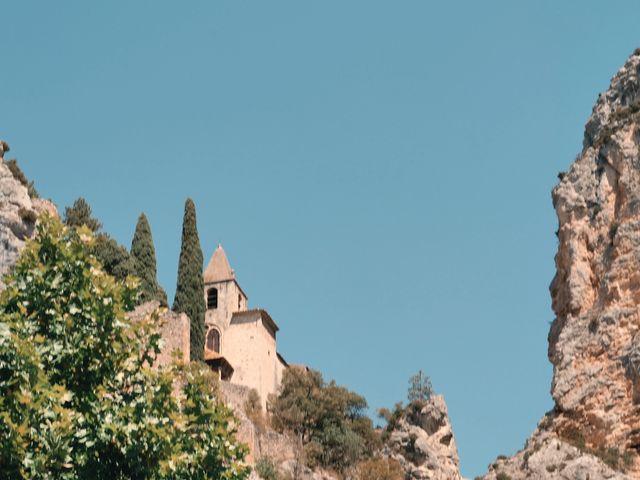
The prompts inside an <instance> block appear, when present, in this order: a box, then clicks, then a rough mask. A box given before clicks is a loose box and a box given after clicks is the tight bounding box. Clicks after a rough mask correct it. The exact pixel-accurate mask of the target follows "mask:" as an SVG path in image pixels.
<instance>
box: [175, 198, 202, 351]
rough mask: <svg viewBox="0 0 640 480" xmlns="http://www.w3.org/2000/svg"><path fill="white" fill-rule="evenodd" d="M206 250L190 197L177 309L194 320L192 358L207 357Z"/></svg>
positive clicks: (186, 215)
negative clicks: (204, 268) (205, 352)
mask: <svg viewBox="0 0 640 480" xmlns="http://www.w3.org/2000/svg"><path fill="white" fill-rule="evenodd" d="M202 263H203V257H202V249H201V248H200V240H199V238H198V227H197V224H196V206H195V205H194V203H193V200H191V199H190V198H188V199H187V201H186V202H185V205H184V220H183V221H182V246H181V248H180V262H179V264H178V282H177V286H176V296H175V298H174V300H173V310H174V311H176V312H178V313H186V314H187V316H188V317H189V319H190V320H191V360H204V312H205V309H206V305H205V302H204V283H203V279H202Z"/></svg>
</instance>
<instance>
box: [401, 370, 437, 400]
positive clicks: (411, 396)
mask: <svg viewBox="0 0 640 480" xmlns="http://www.w3.org/2000/svg"><path fill="white" fill-rule="evenodd" d="M431 395H433V387H432V386H431V379H430V378H429V377H428V376H427V375H425V374H424V373H423V372H422V370H419V371H418V373H416V374H415V375H413V376H412V377H411V378H410V379H409V391H408V392H407V398H408V400H409V403H412V402H416V401H417V402H426V401H428V400H429V399H430V398H431Z"/></svg>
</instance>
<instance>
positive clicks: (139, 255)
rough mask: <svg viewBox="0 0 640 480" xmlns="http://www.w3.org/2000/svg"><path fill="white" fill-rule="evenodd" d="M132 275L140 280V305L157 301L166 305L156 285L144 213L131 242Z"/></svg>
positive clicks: (154, 268)
mask: <svg viewBox="0 0 640 480" xmlns="http://www.w3.org/2000/svg"><path fill="white" fill-rule="evenodd" d="M131 260H132V263H133V274H134V275H135V276H136V277H138V278H139V279H140V297H139V298H138V301H139V302H140V303H144V302H148V301H150V300H158V301H159V302H160V304H161V305H163V306H166V305H167V294H166V292H165V291H164V290H163V289H162V287H161V286H160V285H159V284H158V279H157V276H156V275H157V271H156V249H155V248H154V246H153V237H152V236H151V227H150V226H149V221H148V220H147V216H146V215H145V214H144V213H141V214H140V216H139V217H138V223H137V224H136V232H135V233H134V234H133V240H132V241H131Z"/></svg>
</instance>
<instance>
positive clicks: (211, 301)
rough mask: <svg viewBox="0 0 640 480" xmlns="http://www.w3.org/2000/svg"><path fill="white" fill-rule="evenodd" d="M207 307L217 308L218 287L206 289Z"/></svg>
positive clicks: (210, 308)
mask: <svg viewBox="0 0 640 480" xmlns="http://www.w3.org/2000/svg"><path fill="white" fill-rule="evenodd" d="M207 308H208V309H209V310H213V309H214V308H218V289H217V288H210V289H209V290H207Z"/></svg>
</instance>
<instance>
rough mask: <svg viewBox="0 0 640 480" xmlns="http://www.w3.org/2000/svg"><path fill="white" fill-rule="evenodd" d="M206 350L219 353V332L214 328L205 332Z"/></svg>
mask: <svg viewBox="0 0 640 480" xmlns="http://www.w3.org/2000/svg"><path fill="white" fill-rule="evenodd" d="M207 350H209V351H210V352H216V353H220V332H219V331H218V330H216V329H215V328H212V329H210V330H209V331H208V332H207Z"/></svg>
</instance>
